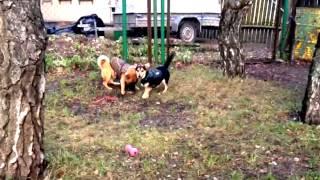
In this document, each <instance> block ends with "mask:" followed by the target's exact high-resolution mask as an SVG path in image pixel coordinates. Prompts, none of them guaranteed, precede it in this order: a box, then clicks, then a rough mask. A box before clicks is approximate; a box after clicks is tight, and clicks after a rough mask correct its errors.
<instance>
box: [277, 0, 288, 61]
mask: <svg viewBox="0 0 320 180" xmlns="http://www.w3.org/2000/svg"><path fill="white" fill-rule="evenodd" d="M279 3H280V2H279ZM288 19H289V0H283V16H282V27H281V40H280V57H281V58H284V53H285V52H284V50H285V48H286V40H287V34H288V29H287V28H288V24H287V23H288Z"/></svg>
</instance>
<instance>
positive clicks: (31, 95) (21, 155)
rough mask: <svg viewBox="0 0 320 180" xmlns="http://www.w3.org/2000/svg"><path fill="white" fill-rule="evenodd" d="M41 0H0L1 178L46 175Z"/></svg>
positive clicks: (43, 45) (43, 49) (39, 177)
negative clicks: (44, 172) (44, 171)
mask: <svg viewBox="0 0 320 180" xmlns="http://www.w3.org/2000/svg"><path fill="white" fill-rule="evenodd" d="M45 47H46V34H45V29H44V25H43V19H42V14H41V12H40V1H39V0H0V179H5V178H9V179H10V178H13V179H27V177H28V178H30V179H42V177H41V175H42V172H43V170H44V151H43V99H44V91H45V74H44V51H45Z"/></svg>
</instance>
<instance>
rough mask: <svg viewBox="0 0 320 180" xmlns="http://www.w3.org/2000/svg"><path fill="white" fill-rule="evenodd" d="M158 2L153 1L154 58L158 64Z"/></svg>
mask: <svg viewBox="0 0 320 180" xmlns="http://www.w3.org/2000/svg"><path fill="white" fill-rule="evenodd" d="M157 10H158V8H157V0H153V30H154V32H153V33H154V37H153V48H154V49H153V57H154V59H155V62H158V12H157Z"/></svg>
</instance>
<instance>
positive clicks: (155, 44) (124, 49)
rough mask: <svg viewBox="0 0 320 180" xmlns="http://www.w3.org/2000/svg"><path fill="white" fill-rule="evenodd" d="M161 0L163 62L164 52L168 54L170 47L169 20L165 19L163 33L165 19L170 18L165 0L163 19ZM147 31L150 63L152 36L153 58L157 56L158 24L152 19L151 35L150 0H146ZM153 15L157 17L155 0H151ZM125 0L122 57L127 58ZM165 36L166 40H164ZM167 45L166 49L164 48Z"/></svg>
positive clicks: (123, 0)
mask: <svg viewBox="0 0 320 180" xmlns="http://www.w3.org/2000/svg"><path fill="white" fill-rule="evenodd" d="M160 1H161V25H160V28H161V31H160V32H161V33H160V37H161V62H162V63H164V61H165V58H166V54H169V49H170V21H167V28H166V30H167V31H166V34H165V20H166V19H170V0H167V14H166V15H167V18H166V19H165V0H160ZM147 11H148V12H147V31H148V62H149V63H150V64H152V38H153V39H154V42H153V44H154V58H155V61H157V58H158V24H157V21H156V20H154V27H153V28H154V35H153V37H152V27H151V0H147ZM153 17H154V19H157V17H158V13H157V0H153ZM127 25H128V18H127V0H122V43H123V44H122V50H123V51H122V52H123V54H122V58H123V59H125V60H128V36H127V29H128V27H127ZM165 36H166V38H167V40H166V41H165ZM165 46H167V49H165Z"/></svg>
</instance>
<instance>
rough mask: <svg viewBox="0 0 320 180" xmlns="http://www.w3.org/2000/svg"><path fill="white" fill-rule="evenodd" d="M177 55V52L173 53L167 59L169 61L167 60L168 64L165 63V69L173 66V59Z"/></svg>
mask: <svg viewBox="0 0 320 180" xmlns="http://www.w3.org/2000/svg"><path fill="white" fill-rule="evenodd" d="M175 55H176V53H175V52H172V53H171V54H170V55H169V56H168V57H167V60H166V62H165V63H164V65H163V66H164V67H165V68H168V67H169V66H170V64H171V62H172V60H173V58H174V56H175Z"/></svg>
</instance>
